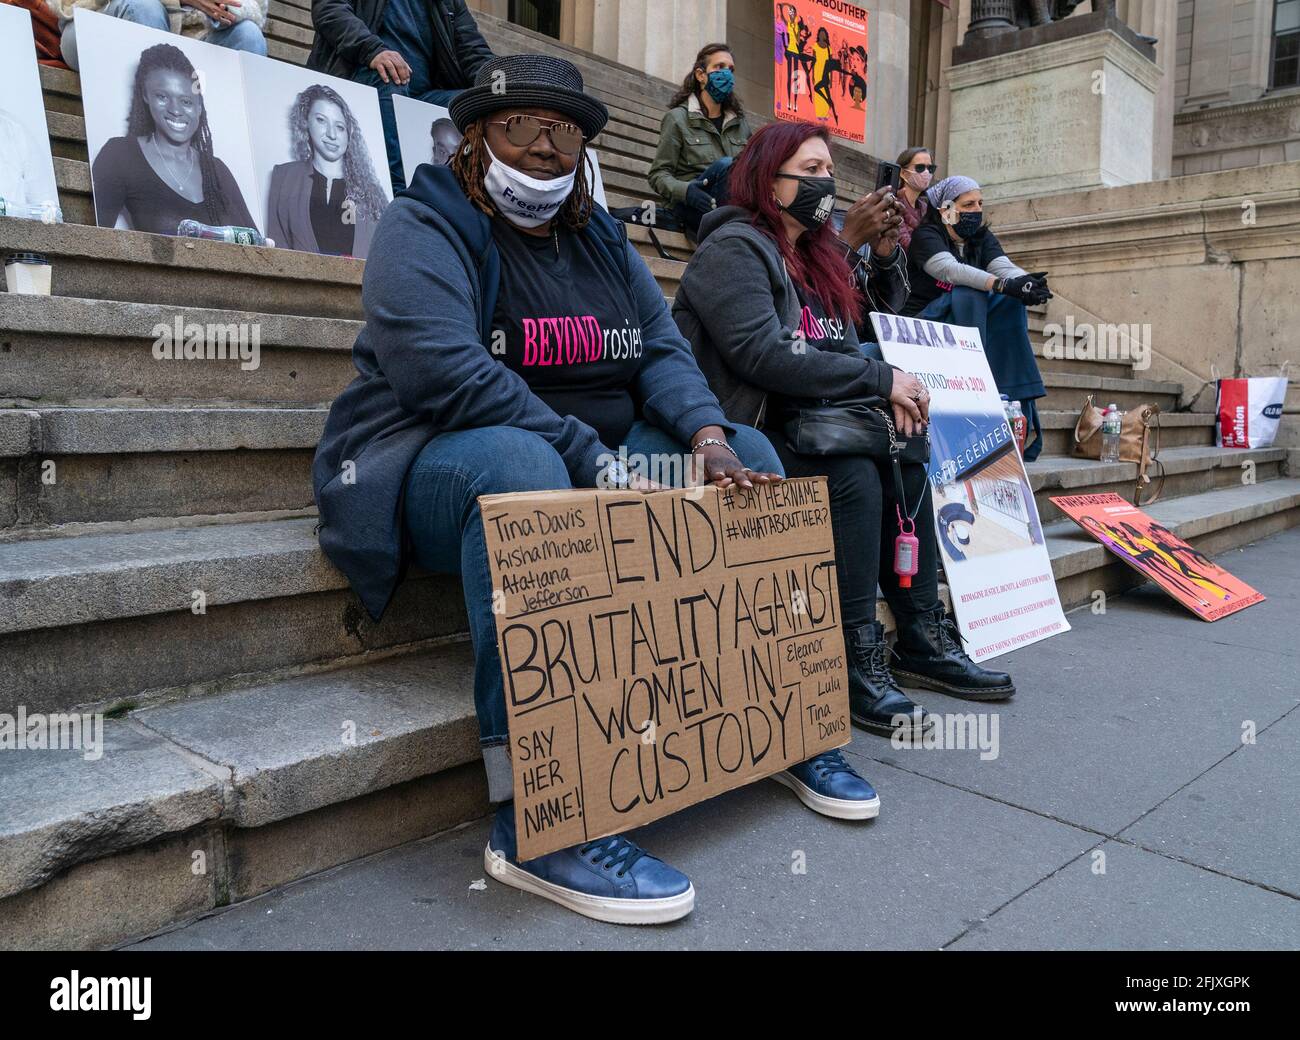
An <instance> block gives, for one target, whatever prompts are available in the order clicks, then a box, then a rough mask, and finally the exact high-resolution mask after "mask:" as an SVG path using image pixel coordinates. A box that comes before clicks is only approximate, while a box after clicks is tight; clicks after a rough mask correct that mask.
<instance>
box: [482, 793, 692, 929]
mask: <svg viewBox="0 0 1300 1040" xmlns="http://www.w3.org/2000/svg"><path fill="white" fill-rule="evenodd" d="M515 857H516V845H515V812H514V804H513V803H511V802H505V803H503V804H502V805H501V806H499V807H498V809H497V815H496V820H495V822H494V823H493V824H492V833H491V835H489V837H488V843H487V848H486V849H484V851H483V866H484V867H486V868H487V872H488V873H489V874H491V875H492V877H494V878H495V879H496V880H497V881H500V882H501V883H502V884H505V885H509V886H510V887H511V888H518V889H522V890H523V891H525V892H532V893H533V894H534V895H538V896H541V897H542V898H543V899H549V900H550V901H551V902H552V903H559V904H560V906H563V907H566V908H567V909H569V910H572V911H573V912H574V913H577V914H582V916H583V917H591V918H594V919H595V920H597V921H608V922H610V923H611V924H664V923H666V922H668V921H676V920H678V919H679V918H682V917H685V916H686V915H687V914H689V913H690V912H691V911H692V910H693V909H695V887H694V886H693V885H692V884H691V879H690V878H688V877H687V876H686V875H685V874H683V873H682V872H681V871H680V870H674V869H673V868H672V867H670V866H669V865H668V864H667V863H664V862H663V861H662V860H658V859H655V858H654V857H653V856H651V855H650V854H649V853H647V852H646V851H645V849H643V848H641V847H640V846H639V845H637V844H636V843H635V842H632V841H629V840H628V839H627V838H624V837H623V836H622V835H618V834H615V835H613V836H611V837H608V838H598V839H596V840H595V841H589V842H587V843H586V844H585V845H575V846H573V847H572V848H568V849H561V850H560V851H559V852H551V853H548V854H547V855H545V856H538V857H537V858H536V859H530V860H527V861H526V862H523V863H521V862H519V861H518V860H517V859H516V858H515Z"/></svg>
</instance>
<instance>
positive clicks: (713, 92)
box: [704, 69, 736, 105]
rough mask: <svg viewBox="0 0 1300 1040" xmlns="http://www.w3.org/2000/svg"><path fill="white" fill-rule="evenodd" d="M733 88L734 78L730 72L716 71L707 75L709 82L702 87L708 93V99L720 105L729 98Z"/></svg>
mask: <svg viewBox="0 0 1300 1040" xmlns="http://www.w3.org/2000/svg"><path fill="white" fill-rule="evenodd" d="M735 86H736V77H735V76H734V75H732V72H731V70H730V69H718V70H717V71H715V72H710V73H709V81H708V82H707V83H706V84H705V85H704V89H705V90H707V91H708V92H709V97H711V98H713V100H714V101H716V102H717V103H718V104H719V105H720V104H722V103H723V102H724V101H726V100H727V98H729V97H731V92H732V90H733V89H734V88H735Z"/></svg>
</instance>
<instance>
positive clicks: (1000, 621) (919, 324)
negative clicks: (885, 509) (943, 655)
mask: <svg viewBox="0 0 1300 1040" xmlns="http://www.w3.org/2000/svg"><path fill="white" fill-rule="evenodd" d="M871 322H872V325H873V326H874V327H875V329H876V334H877V336H878V337H879V339H880V349H881V351H882V352H883V353H884V356H885V360H886V361H888V362H889V363H890V364H891V365H897V366H898V367H899V368H902V369H904V370H906V371H908V372H910V373H912V374H913V375H914V376H916V377H917V378H918V379H919V380H921V382H922V383H924V384H925V385H926V387H927V388H928V389H929V391H930V469H929V473H930V491H931V494H932V496H933V504H934V523H935V529H936V532H937V534H938V536H939V552H940V556H941V558H942V559H943V569H944V573H945V574H946V575H947V578H948V585H949V588H950V589H951V590H952V606H953V613H954V614H955V615H956V617H957V627H958V629H959V630H960V631H961V634H962V637H963V639H964V640H965V643H966V652H967V653H969V654H970V656H971V657H972V658H973V659H974V660H976V661H982V660H985V659H986V658H990V657H996V656H997V655H998V654H1003V653H1006V652H1007V651H1009V650H1015V649H1017V648H1018V647H1022V646H1028V645H1029V644H1030V643H1036V642H1038V641H1039V640H1040V639H1046V638H1047V637H1048V636H1052V635H1056V633H1058V632H1066V631H1068V630H1069V628H1070V624H1069V622H1067V621H1066V620H1065V614H1064V612H1063V611H1062V610H1061V601H1060V599H1059V598H1058V597H1057V594H1056V579H1055V577H1054V576H1053V575H1052V561H1051V558H1050V557H1049V556H1048V554H1047V546H1046V543H1045V541H1044V539H1043V525H1042V523H1041V522H1040V521H1039V519H1038V506H1037V505H1036V504H1035V502H1034V493H1033V490H1032V489H1031V488H1030V486H1029V478H1028V477H1027V476H1026V474H1025V464H1024V462H1023V461H1022V460H1021V458H1020V453H1019V452H1018V451H1017V450H1016V445H1015V438H1014V437H1013V436H1012V433H1011V426H1010V424H1009V423H1008V422H1007V418H1006V414H1005V412H1004V411H1003V409H1002V401H1001V397H1000V395H999V393H998V388H997V384H996V383H995V382H994V381H993V374H992V373H991V372H990V371H989V363H988V359H987V358H985V356H984V346H983V344H982V343H981V342H980V334H979V330H978V329H970V328H964V327H962V326H959V325H945V324H943V323H942V322H935V321H923V320H921V319H920V318H902V317H897V316H895V315H887V314H874V313H873V314H872V315H871Z"/></svg>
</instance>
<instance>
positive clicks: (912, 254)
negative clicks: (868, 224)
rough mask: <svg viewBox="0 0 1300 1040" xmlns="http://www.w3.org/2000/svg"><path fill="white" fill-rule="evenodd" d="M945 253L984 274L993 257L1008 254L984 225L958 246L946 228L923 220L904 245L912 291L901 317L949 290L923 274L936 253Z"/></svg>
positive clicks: (941, 283) (920, 308)
mask: <svg viewBox="0 0 1300 1040" xmlns="http://www.w3.org/2000/svg"><path fill="white" fill-rule="evenodd" d="M945 252H946V253H952V254H953V255H954V256H955V257H957V259H958V260H960V261H961V262H962V263H963V264H969V265H970V266H971V267H978V268H979V269H980V270H981V271H987V270H988V266H989V264H990V263H991V262H992V261H993V260H994V259H995V258H997V257H999V256H1006V255H1007V254H1006V253H1005V252H1004V251H1003V249H1002V243H1000V242H999V241H998V240H997V236H996V235H994V234H993V232H992V231H990V230H989V228H988V226H987V225H985V226H984V227H983V228H982V229H981V230H980V232H979V234H977V235H976V236H975V237H974V238H972V239H970V240H969V241H967V242H963V243H961V246H960V247H959V246H958V245H957V243H956V242H954V241H953V240H952V238H951V236H949V234H948V231H947V229H946V228H945V227H943V226H942V225H940V224H936V223H933V222H932V221H923V222H922V223H921V224H919V225H918V226H917V228H916V230H915V231H913V232H912V241H911V242H910V243H908V246H907V280H908V283H909V284H910V285H911V287H912V291H911V293H910V294H909V295H908V297H907V302H906V303H905V304H903V313H904V314H908V315H911V314H920V313H921V311H923V310H924V309H925V306H926V304H928V303H929V302H930V301H931V300H935V299H938V297H939V296H940V295H941V294H943V293H946V292H950V291H951V290H952V286H951V285H950V284H949V283H947V282H940V281H937V280H935V279H934V278H932V277H930V275H928V274H926V273H925V265H926V263H927V261H929V259H930V258H931V257H932V256H934V255H935V254H936V253H945Z"/></svg>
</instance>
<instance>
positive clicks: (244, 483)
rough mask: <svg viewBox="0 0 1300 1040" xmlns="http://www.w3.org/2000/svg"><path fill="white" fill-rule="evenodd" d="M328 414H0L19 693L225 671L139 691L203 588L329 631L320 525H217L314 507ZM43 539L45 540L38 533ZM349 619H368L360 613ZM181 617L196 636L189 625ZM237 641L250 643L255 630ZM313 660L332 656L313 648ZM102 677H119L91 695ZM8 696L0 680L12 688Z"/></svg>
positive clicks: (1088, 470) (273, 664)
mask: <svg viewBox="0 0 1300 1040" xmlns="http://www.w3.org/2000/svg"><path fill="white" fill-rule="evenodd" d="M324 415H325V409H324V408H319V409H315V410H310V409H295V410H279V409H238V408H232V409H174V410H166V409H149V408H119V409H52V410H49V411H48V412H42V411H39V410H36V411H30V412H21V411H17V410H15V411H13V412H11V413H8V414H4V415H3V418H4V419H5V420H8V421H9V423H8V424H5V423H0V445H3V444H9V445H10V447H9V448H8V449H7V450H8V451H9V452H10V453H11V459H12V461H11V463H10V464H11V466H14V470H13V472H15V473H16V479H15V480H14V481H13V483H14V484H15V485H16V486H17V489H18V490H17V495H16V498H17V501H16V503H15V504H14V505H13V506H11V507H10V508H9V512H10V513H11V514H16V515H17V520H18V523H17V524H16V525H15V527H14V529H13V530H12V531H11V532H10V537H9V539H8V540H5V541H0V576H3V577H0V591H4V592H5V593H7V594H8V596H7V600H0V634H3V633H10V634H13V633H27V634H29V635H28V637H26V638H25V639H19V640H16V643H17V644H18V645H16V646H15V647H13V648H12V649H11V651H10V653H11V659H12V660H14V661H16V662H19V663H20V665H21V664H25V665H26V667H27V668H28V670H29V675H28V679H27V680H23V679H21V678H18V677H17V676H21V675H22V672H23V668H22V667H19V668H18V669H17V672H16V673H15V677H13V678H11V679H10V680H8V681H9V683H11V684H13V687H14V689H21V690H22V691H23V692H24V693H25V695H26V696H27V697H28V698H42V697H48V696H56V697H57V698H58V704H59V706H60V707H66V706H69V705H73V704H78V703H82V702H83V701H84V700H86V699H87V698H92V699H97V700H112V699H114V698H123V697H131V696H137V695H140V694H141V693H142V692H143V693H148V692H149V691H151V690H155V689H158V690H167V689H172V688H175V687H179V686H182V685H185V684H190V683H196V682H206V681H213V680H217V679H220V678H221V675H220V674H219V673H215V674H214V673H212V672H210V671H208V672H205V671H203V667H202V664H203V663H202V662H199V665H200V667H199V668H198V671H197V672H196V671H194V670H192V669H190V668H189V666H188V663H187V665H186V666H185V667H183V668H181V669H180V671H179V674H175V675H174V674H173V673H172V671H170V670H169V669H168V668H166V667H161V666H160V667H155V668H151V669H150V670H149V672H148V682H149V684H146V685H134V684H135V682H136V678H137V677H136V672H135V670H133V669H132V667H131V662H132V661H133V660H134V659H135V657H136V655H137V653H138V652H139V650H140V649H141V648H139V647H138V646H137V645H136V644H135V642H134V641H135V640H136V639H139V638H145V639H150V640H152V639H158V638H163V637H162V636H161V635H160V630H162V631H166V626H167V625H168V624H169V623H170V622H169V621H168V620H167V619H169V618H172V617H174V616H176V612H178V611H184V610H187V609H188V607H189V605H190V599H191V596H192V593H193V591H194V590H195V589H203V590H205V593H207V602H208V606H209V613H212V612H213V611H217V612H220V613H223V614H227V615H241V614H256V613H257V611H256V610H253V609H251V607H250V601H253V600H261V599H277V600H278V601H279V606H278V607H277V610H278V611H279V612H281V613H283V614H285V615H286V616H287V617H289V618H290V619H291V620H290V622H288V623H291V624H298V621H297V620H296V619H297V617H298V615H299V613H300V610H299V608H298V606H297V601H298V598H301V597H319V596H321V595H322V594H328V595H325V600H326V601H328V605H327V607H325V608H321V609H316V608H310V609H308V608H304V609H307V610H308V613H309V614H310V618H309V622H310V623H311V624H319V623H320V621H319V618H320V614H321V610H326V611H329V610H336V609H338V608H339V606H340V602H341V600H340V597H342V599H347V598H348V597H347V595H346V593H344V592H343V588H344V583H343V580H342V577H341V575H339V574H338V573H337V572H336V571H335V570H334V569H333V568H332V567H331V566H330V565H329V564H328V563H327V562H326V561H325V559H324V557H323V556H322V555H321V553H320V551H319V549H318V547H317V544H316V541H315V537H314V534H313V530H312V529H313V527H314V519H313V518H312V517H310V516H305V517H302V518H300V519H257V518H252V519H248V520H245V521H243V522H226V523H213V521H214V520H220V519H222V517H221V516H219V515H217V514H245V513H255V512H258V511H278V512H279V513H292V512H293V511H297V512H298V513H299V514H300V515H301V514H302V513H304V512H308V511H310V510H311V505H312V499H311V488H310V464H311V458H312V454H313V451H314V448H315V444H316V440H317V437H318V430H319V426H320V423H322V422H323V419H324ZM24 417H29V421H30V422H31V423H32V424H33V425H35V426H36V427H37V428H38V429H44V428H45V427H48V428H49V429H50V430H51V431H52V432H51V433H50V434H49V435H48V436H49V439H50V442H51V443H52V444H53V446H54V448H56V449H64V450H62V451H60V450H47V449H42V448H41V447H40V446H39V445H38V446H37V448H36V449H35V450H33V448H32V447H31V446H30V444H31V443H32V442H29V446H28V447H27V448H26V450H25V451H24V450H20V449H19V448H18V447H16V445H19V444H21V443H22V442H21V433H19V434H15V435H12V436H6V425H12V423H13V422H16V421H20V420H21V419H22V418H24ZM34 436H35V435H31V434H29V437H34ZM239 445H247V447H239ZM13 456H20V457H18V458H13ZM1285 457H1286V453H1285V451H1284V450H1283V449H1258V450H1255V451H1250V452H1242V451H1233V450H1228V449H1218V448H1213V447H1208V446H1200V447H1198V446H1188V447H1180V448H1168V449H1166V450H1165V451H1163V452H1162V456H1161V458H1162V461H1163V462H1164V464H1165V469H1166V474H1167V476H1166V484H1165V488H1164V497H1165V498H1166V499H1168V500H1176V499H1179V498H1183V497H1195V496H1198V495H1200V494H1202V493H1205V492H1208V491H1211V490H1212V489H1216V488H1225V487H1233V486H1236V485H1240V484H1242V482H1243V479H1246V478H1247V477H1249V478H1250V479H1254V480H1256V481H1258V482H1260V483H1264V482H1270V481H1272V480H1273V479H1274V478H1277V477H1278V476H1280V473H1281V470H1282V464H1283V462H1284V460H1285ZM47 458H50V459H53V461H54V463H55V466H56V470H55V473H56V474H57V475H58V479H57V480H56V482H55V483H54V484H52V485H51V484H46V483H44V482H42V480H41V472H42V463H43V462H44V461H45V460H46V459H47ZM1246 462H1250V463H1253V467H1254V468H1253V471H1252V472H1250V473H1249V474H1247V473H1246V472H1245V471H1244V470H1243V468H1242V467H1243V463H1246ZM1030 471H1031V474H1032V483H1033V487H1034V489H1035V497H1036V499H1037V501H1038V505H1039V509H1040V512H1041V514H1042V515H1043V516H1044V517H1045V518H1048V519H1051V518H1054V517H1055V516H1057V515H1058V514H1057V513H1056V511H1055V510H1054V508H1053V507H1052V506H1051V504H1050V502H1049V501H1048V499H1049V497H1050V496H1051V495H1053V494H1063V493H1071V494H1082V493H1086V492H1096V491H1116V492H1118V493H1120V494H1124V495H1129V494H1131V491H1132V485H1133V482H1134V481H1135V477H1136V466H1135V465H1134V464H1132V463H1114V464H1102V463H1099V462H1096V461H1092V460H1082V459H1072V458H1044V459H1040V460H1038V461H1037V462H1035V463H1033V464H1031V466H1030ZM168 517H173V518H182V517H183V519H167V518H168ZM225 519H229V520H238V519H239V517H238V516H234V517H227V518H225ZM132 520H140V521H144V525H143V526H145V528H146V529H144V530H137V529H136V527H137V525H133V524H122V523H120V521H132ZM110 521H119V524H118V525H117V527H115V528H114V527H109V528H108V529H107V532H106V531H105V528H104V527H102V526H101V525H102V524H108V523H109V522H110ZM24 522H26V523H27V525H28V526H27V527H26V528H24V527H23V526H22V524H23V523H24ZM53 524H73V525H78V524H82V525H86V526H83V527H74V528H73V531H72V533H59V532H57V531H51V530H48V528H49V525H53ZM42 525H44V528H45V530H44V531H43V532H42ZM40 533H44V534H45V535H46V536H45V537H40V538H34V537H32V535H33V534H40ZM24 534H26V537H22V536H23V535H24ZM51 534H53V535H54V536H53V537H50V536H49V535H51ZM258 568H260V569H258ZM416 584H420V583H416ZM344 609H345V611H346V610H347V609H350V610H351V611H352V612H353V614H354V615H356V614H357V613H358V612H357V611H356V608H355V605H353V606H352V607H351V608H344ZM182 620H184V621H185V623H186V624H187V625H192V624H193V622H191V620H190V618H188V617H183V618H182ZM198 624H199V627H200V628H201V626H202V622H199V623H198ZM85 625H93V626H94V627H93V629H92V630H91V631H92V635H90V636H86V637H84V638H83V640H82V646H81V649H80V651H79V654H91V653H93V657H94V661H93V667H87V666H86V665H85V663H84V660H82V659H81V658H79V662H80V663H78V665H77V666H76V667H74V666H73V664H72V663H71V662H69V660H68V658H67V655H66V653H60V654H49V653H48V652H47V651H46V650H45V649H44V647H43V645H42V644H43V640H42V638H41V634H40V630H42V629H61V628H64V627H65V626H71V627H70V628H69V630H68V632H67V633H66V634H67V636H68V639H69V640H70V641H71V642H73V643H76V642H77V638H76V631H77V629H76V626H85ZM119 632H121V633H123V634H118V633H119ZM446 634H447V629H445V628H436V629H435V630H430V631H427V632H425V633H424V634H423V635H420V636H417V637H415V638H432V637H433V636H435V635H446ZM333 635H334V638H333V639H331V640H327V642H328V643H329V645H331V646H337V645H339V644H340V643H341V642H342V643H345V644H346V642H347V641H346V640H344V639H342V634H341V633H339V632H335V633H333ZM3 638H7V637H4V636H3V635H0V639H3ZM231 638H232V640H234V641H235V645H239V643H240V641H241V640H242V639H243V635H242V634H235V635H232V637H231ZM11 641H12V640H11ZM384 645H392V641H391V640H390V641H389V642H387V643H385V644H384ZM250 654H251V652H250ZM245 656H246V655H245V654H243V653H240V654H238V655H235V657H234V659H236V660H241V661H242V660H244V658H245ZM254 656H256V655H254ZM303 659H304V658H303V647H302V646H301V645H296V644H286V645H285V647H284V659H283V660H281V659H280V658H279V657H277V656H276V652H275V649H274V647H271V648H269V650H267V649H261V650H260V656H258V660H259V661H261V662H262V663H263V665H264V666H265V667H266V668H277V667H291V666H293V665H295V664H298V663H301V662H302V660H303ZM306 659H307V660H310V661H315V660H319V659H320V658H319V657H315V656H312V655H311V653H310V651H308V654H307V657H306ZM47 660H48V661H55V660H57V661H59V662H60V669H59V674H58V675H57V676H50V675H47V674H45V673H44V672H43V671H42V665H41V662H42V661H47ZM255 670H256V669H255ZM87 674H89V675H90V676H91V679H90V684H89V685H87V679H86V677H87ZM101 675H108V676H112V677H113V678H112V679H111V680H109V681H108V682H107V684H106V685H104V686H103V688H96V687H95V685H94V683H95V682H96V681H102V680H100V678H99V677H100V676H101ZM150 684H151V685H150ZM4 686H5V680H2V679H0V690H3V689H4ZM56 691H60V692H57V693H56ZM68 698H73V699H68ZM75 698H81V699H80V700H78V699H75Z"/></svg>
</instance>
